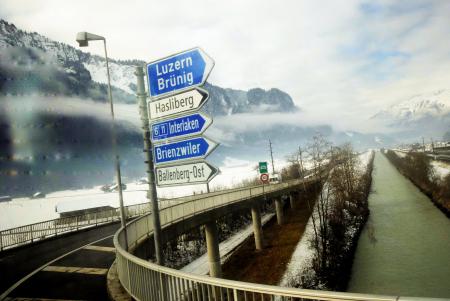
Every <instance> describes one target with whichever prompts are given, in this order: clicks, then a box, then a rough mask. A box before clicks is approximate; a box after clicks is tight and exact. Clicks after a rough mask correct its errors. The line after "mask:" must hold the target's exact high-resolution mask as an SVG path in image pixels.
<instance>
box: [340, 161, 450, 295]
mask: <svg viewBox="0 0 450 301" xmlns="http://www.w3.org/2000/svg"><path fill="white" fill-rule="evenodd" d="M372 177H373V182H372V192H371V194H370V196H369V208H370V217H369V220H368V222H367V224H366V225H365V228H364V229H363V231H362V233H361V236H360V238H359V242H358V246H357V249H356V254H355V260H354V263H353V271H352V277H351V280H350V283H349V287H348V291H350V292H360V293H373V294H388V295H399V296H400V295H401V296H415V297H447V298H450V220H449V219H448V218H447V217H446V216H445V215H444V214H443V213H442V212H441V211H440V210H439V209H437V208H436V207H434V205H433V204H432V203H431V201H430V200H429V199H428V197H427V196H425V195H424V194H423V193H422V192H420V190H419V189H417V188H416V187H415V186H414V185H413V184H412V183H411V182H410V181H409V180H407V179H406V178H405V177H403V176H402V175H401V174H400V173H399V172H398V171H397V169H396V168H395V167H394V166H393V165H392V164H391V163H390V162H389V161H388V160H387V159H386V157H385V156H384V155H382V154H381V153H379V152H377V153H376V155H375V160H374V171H373V174H372Z"/></svg>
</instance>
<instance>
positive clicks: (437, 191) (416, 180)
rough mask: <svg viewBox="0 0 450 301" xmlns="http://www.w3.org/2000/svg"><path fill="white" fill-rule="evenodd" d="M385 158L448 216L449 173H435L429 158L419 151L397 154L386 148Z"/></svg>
mask: <svg viewBox="0 0 450 301" xmlns="http://www.w3.org/2000/svg"><path fill="white" fill-rule="evenodd" d="M384 155H385V156H386V158H387V159H388V160H389V161H390V162H391V163H392V164H393V165H394V166H395V167H396V168H397V170H398V171H399V172H400V173H401V174H402V175H403V176H405V177H406V178H407V179H409V180H410V181H411V182H412V183H413V184H414V185H415V186H417V188H419V189H420V190H421V191H422V192H423V193H424V194H425V195H427V196H428V197H429V199H430V200H431V201H432V202H433V204H434V205H435V206H436V207H437V208H439V210H441V211H442V212H443V213H444V214H445V215H446V216H447V217H449V218H450V187H449V186H450V175H447V176H443V177H441V176H440V175H436V174H435V173H436V172H435V167H434V166H433V164H432V162H431V159H429V158H427V157H426V156H425V155H423V154H421V153H408V154H407V155H405V156H399V155H398V154H397V153H396V152H394V151H392V150H388V151H387V152H386V153H384Z"/></svg>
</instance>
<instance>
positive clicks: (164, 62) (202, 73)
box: [147, 48, 214, 98]
mask: <svg viewBox="0 0 450 301" xmlns="http://www.w3.org/2000/svg"><path fill="white" fill-rule="evenodd" d="M213 66H214V61H213V60H212V59H211V58H210V57H209V56H208V55H207V54H206V53H205V52H204V51H203V50H202V49H200V48H194V49H191V50H187V51H184V52H181V53H179V54H175V55H172V56H169V57H167V58H163V59H160V60H158V61H155V62H151V63H149V64H147V74H148V84H149V94H150V97H151V98H159V97H161V96H164V95H166V94H169V93H172V92H176V91H182V90H186V89H189V88H192V87H196V86H200V85H203V84H204V82H205V81H206V78H207V77H208V75H209V72H211V69H212V68H213Z"/></svg>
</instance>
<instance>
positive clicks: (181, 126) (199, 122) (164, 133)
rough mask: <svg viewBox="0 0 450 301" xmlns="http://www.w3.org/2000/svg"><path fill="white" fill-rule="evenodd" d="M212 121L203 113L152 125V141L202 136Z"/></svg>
mask: <svg viewBox="0 0 450 301" xmlns="http://www.w3.org/2000/svg"><path fill="white" fill-rule="evenodd" d="M211 123H212V119H211V118H210V117H209V116H207V115H204V114H202V113H195V114H191V115H186V116H183V117H178V118H174V119H169V120H165V121H161V122H158V123H153V124H152V141H159V140H164V139H170V138H181V137H187V136H193V135H200V134H202V133H203V132H204V131H205V130H206V129H207V128H208V127H209V126H210V125H211Z"/></svg>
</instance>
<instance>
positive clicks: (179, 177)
mask: <svg viewBox="0 0 450 301" xmlns="http://www.w3.org/2000/svg"><path fill="white" fill-rule="evenodd" d="M217 173H218V169H217V168H216V167H214V166H212V165H210V164H209V163H207V162H197V163H189V164H184V165H176V166H167V167H157V168H156V183H157V185H158V186H173V185H185V184H200V183H208V182H209V181H210V180H212V178H214V177H215V176H216V175H217Z"/></svg>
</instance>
